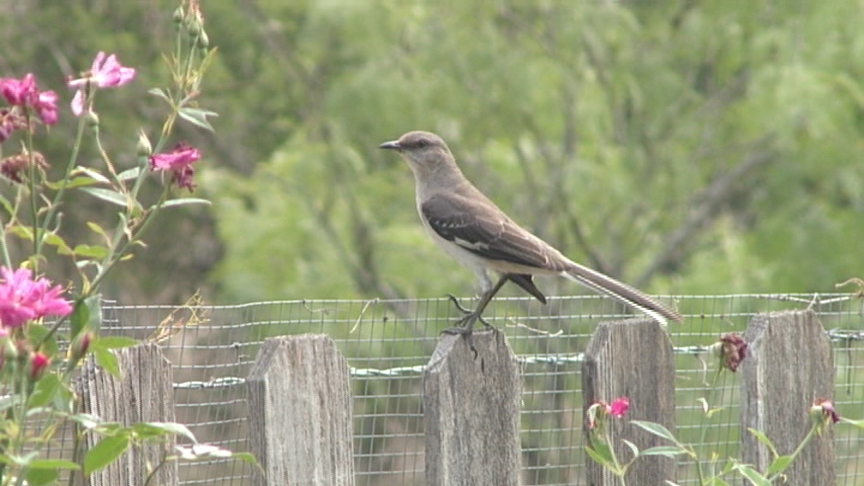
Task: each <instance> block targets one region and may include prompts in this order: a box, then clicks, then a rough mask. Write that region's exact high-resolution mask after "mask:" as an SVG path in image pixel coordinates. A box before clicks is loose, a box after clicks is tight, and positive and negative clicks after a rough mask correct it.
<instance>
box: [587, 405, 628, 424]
mask: <svg viewBox="0 0 864 486" xmlns="http://www.w3.org/2000/svg"><path fill="white" fill-rule="evenodd" d="M629 408H630V399H628V398H627V397H620V398H616V399H615V400H612V404H611V405H610V404H608V403H606V402H604V401H603V400H600V401H599V402H595V403H594V404H592V405H591V406H590V407H588V412H587V421H588V428H589V429H596V428H598V427H599V426H601V425H602V424H603V420H604V419H605V418H606V417H623V416H624V414H625V413H627V409H629Z"/></svg>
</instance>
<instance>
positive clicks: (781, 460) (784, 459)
mask: <svg viewBox="0 0 864 486" xmlns="http://www.w3.org/2000/svg"><path fill="white" fill-rule="evenodd" d="M793 459H794V457H792V456H778V457H777V458H776V459H774V460H773V461H771V464H770V465H769V466H768V469H766V470H765V475H766V476H769V477H770V476H773V475H775V474H780V473H782V472H783V471H785V470H786V468H787V467H789V464H791V463H792V460H793Z"/></svg>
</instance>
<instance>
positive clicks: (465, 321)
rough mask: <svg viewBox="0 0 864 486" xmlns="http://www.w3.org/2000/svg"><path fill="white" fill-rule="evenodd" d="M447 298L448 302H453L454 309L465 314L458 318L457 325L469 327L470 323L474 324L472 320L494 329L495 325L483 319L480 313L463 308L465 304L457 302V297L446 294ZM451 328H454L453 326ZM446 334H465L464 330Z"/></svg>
mask: <svg viewBox="0 0 864 486" xmlns="http://www.w3.org/2000/svg"><path fill="white" fill-rule="evenodd" d="M447 298H448V299H450V302H453V305H454V306H455V307H456V310H458V311H459V312H461V313H462V314H465V316H464V317H463V318H461V319H459V321H458V322H457V324H458V325H461V326H464V327H468V328H470V327H471V325H472V324H474V322H476V321H480V322H481V323H482V324H483V325H484V326H485V327H488V328H490V329H493V330H494V329H495V326H493V325H492V324H489V323H488V322H487V321H486V319H483V316H482V315H480V314H478V313H477V312H476V311H472V310H469V309H467V308H465V306H463V305H462V303H461V302H459V299H457V298H456V296H455V295H453V294H447ZM453 329H455V328H453ZM469 332H470V330H469ZM448 334H465V333H464V332H462V333H456V332H449V333H448Z"/></svg>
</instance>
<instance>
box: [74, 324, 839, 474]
mask: <svg viewBox="0 0 864 486" xmlns="http://www.w3.org/2000/svg"><path fill="white" fill-rule="evenodd" d="M744 339H745V341H746V342H747V343H748V344H749V349H748V356H747V358H746V359H745V360H744V361H743V362H742V364H741V367H740V369H739V373H740V375H741V381H740V400H741V406H740V411H741V413H740V427H741V430H742V431H743V430H746V428H748V427H750V428H755V429H758V430H760V431H762V432H764V433H765V434H766V435H767V436H768V437H769V438H771V440H772V441H774V443H775V445H776V448H777V450H778V451H779V452H780V453H781V454H788V453H791V452H792V450H794V448H795V447H796V446H797V445H798V444H799V443H800V441H801V439H802V438H803V437H804V436H805V435H806V434H807V432H808V430H809V429H810V425H811V419H810V417H809V415H808V411H809V408H810V406H811V404H812V402H813V400H814V399H815V398H826V399H831V398H832V396H831V395H832V392H833V389H834V367H833V362H832V351H831V346H830V343H829V340H828V338H827V336H826V334H825V331H824V329H823V327H822V324H821V323H820V322H819V320H818V318H817V317H816V315H815V314H814V313H813V312H811V311H794V312H774V313H767V314H759V315H756V316H755V317H754V318H753V319H752V320H751V322H750V326H749V328H748V329H747V331H746V332H745V333H744ZM474 345H475V347H476V349H477V355H476V357H475V355H474V353H472V352H471V351H470V350H469V348H468V346H467V344H466V342H465V340H464V339H463V338H461V337H460V336H450V335H442V336H441V338H440V340H439V343H438V346H437V348H436V349H435V352H434V353H433V355H432V357H431V358H430V360H429V362H428V364H427V366H426V367H425V370H424V372H423V413H424V417H425V418H424V430H425V445H426V450H425V464H426V484H427V485H454V486H455V485H460V486H461V485H493V484H494V485H519V484H520V477H521V475H522V465H521V460H522V454H521V444H520V411H521V400H522V397H521V382H522V379H521V375H520V365H519V362H518V360H517V359H516V357H515V356H514V354H513V352H512V351H511V349H510V346H509V345H508V342H507V339H506V338H505V336H504V334H503V333H500V332H491V331H482V332H478V333H476V334H475V335H474ZM120 354H121V356H120V357H121V359H120V360H119V361H120V365H121V369H122V379H119V380H118V379H114V378H111V377H107V376H106V375H105V374H104V373H102V372H100V371H99V370H98V369H95V368H88V370H87V372H86V373H84V375H83V378H84V379H83V380H82V384H81V387H80V391H81V393H82V394H83V396H84V402H85V409H86V410H88V411H92V412H93V413H97V414H99V415H101V416H103V418H106V419H109V420H117V421H120V422H125V423H132V422H136V421H173V420H174V412H173V410H172V398H171V397H172V393H171V386H172V374H171V367H170V366H169V365H168V364H167V361H166V360H165V358H164V357H163V356H161V354H160V353H159V352H158V349H157V347H156V346H155V345H152V344H142V345H140V346H138V347H135V348H130V349H125V350H122V351H121V353H120ZM582 375H583V376H582V378H583V387H582V393H583V400H582V403H583V410H584V409H587V407H588V406H589V405H590V404H592V403H594V402H595V401H596V400H606V401H609V400H612V399H614V398H616V397H619V396H627V397H628V398H629V399H630V403H631V408H630V410H629V412H628V413H627V415H626V417H624V418H623V419H621V420H615V421H613V422H612V423H611V424H610V425H611V428H610V432H611V435H612V437H613V442H614V443H615V449H616V451H622V452H623V451H627V447H626V446H625V445H624V444H623V443H622V442H621V440H622V439H627V440H629V441H631V442H633V443H634V444H636V445H637V446H638V447H639V448H640V449H644V448H648V447H651V446H654V445H662V444H663V441H662V440H660V439H658V438H657V437H655V436H652V435H649V434H647V433H646V432H644V431H643V430H641V429H639V428H638V427H636V426H634V425H633V424H631V423H630V422H629V421H630V420H634V419H635V420H647V421H652V422H657V423H661V424H663V425H665V426H666V427H667V428H669V429H670V430H673V431H674V428H675V423H674V417H675V403H674V396H675V388H674V375H675V367H674V361H673V349H672V343H671V342H670V340H669V337H668V335H667V333H666V332H665V330H664V329H662V328H661V327H660V326H659V325H658V324H657V323H655V322H653V321H651V320H648V319H628V320H623V321H615V322H604V323H601V324H600V325H599V326H598V328H597V329H596V331H595V333H594V334H593V336H592V338H591V341H590V342H589V344H588V347H587V350H586V353H585V359H584V361H583V365H582ZM246 387H247V394H248V423H249V433H250V437H249V444H250V446H251V448H252V451H251V452H253V453H254V454H255V456H256V457H257V458H258V461H259V463H260V465H261V470H260V471H257V472H254V473H253V475H255V477H254V478H253V479H252V484H255V485H261V486H265V485H267V486H270V485H272V486H276V485H278V486H288V485H327V486H330V485H338V486H342V485H353V484H354V461H353V460H352V447H353V446H352V442H353V441H352V410H351V408H352V405H351V404H352V397H351V386H350V377H349V368H348V365H347V363H346V361H345V359H344V358H343V356H342V355H341V354H340V352H339V351H338V350H337V348H336V346H335V344H334V342H333V341H332V340H331V339H330V338H329V337H327V336H325V335H320V334H319V335H316V334H306V335H297V336H286V337H277V338H270V339H268V340H267V341H266V342H265V343H264V345H263V346H262V347H261V349H260V351H259V353H258V356H257V359H256V361H255V364H254V366H253V367H252V370H251V372H250V374H249V376H248V378H247V380H246ZM583 416H584V415H583ZM740 436H741V437H742V443H741V450H742V455H743V457H742V459H743V461H744V462H747V463H750V464H754V465H755V466H756V467H757V468H758V469H760V470H764V469H765V468H766V467H767V466H768V464H769V463H770V461H771V456H770V454H769V452H768V450H767V449H766V448H765V446H763V445H762V444H760V443H759V442H758V441H756V440H754V439H753V437H752V436H751V435H750V434H748V433H746V432H742V433H741V434H740ZM144 453H145V454H159V453H161V452H160V451H158V450H157V451H145V452H144ZM586 460H587V459H586ZM143 463H144V461H143V460H142V459H141V457H137V458H136V457H132V456H131V455H130V456H127V457H125V458H124V459H123V460H122V461H121V462H119V463H117V464H114V465H112V466H110V467H109V468H107V469H106V470H104V471H101V472H99V473H98V474H94V475H92V476H91V477H90V478H88V479H87V482H86V484H90V485H94V486H100V485H105V486H108V485H116V484H129V485H143V480H142V478H143V477H144V475H143V474H142V472H143V471H142V469H141V468H142V464H143ZM585 471H586V476H587V477H586V478H584V480H583V481H582V482H581V483H580V484H588V485H591V486H601V485H612V484H617V483H616V482H615V481H614V479H615V478H613V477H611V476H610V475H609V473H608V472H606V471H604V470H602V469H601V468H599V467H598V466H597V465H596V464H594V463H592V462H589V463H588V464H586V468H585ZM675 476H676V464H675V461H674V460H672V459H669V458H665V457H658V456H654V457H646V458H642V459H640V460H639V461H637V462H636V463H635V465H634V467H633V468H632V469H631V470H630V471H629V473H628V477H627V479H628V481H627V482H628V484H636V485H652V486H653V485H661V484H665V482H664V481H666V480H669V481H676V477H675ZM79 484H82V483H79ZM158 484H161V485H169V486H170V485H172V484H177V474H176V470H175V469H172V468H166V469H165V470H164V472H163V473H162V475H161V476H160V477H159V478H158ZM784 484H785V485H789V486H795V485H802V486H803V485H816V484H818V485H833V484H836V481H835V472H834V450H833V442H832V433H831V432H830V430H829V432H828V433H826V434H823V435H821V436H819V437H816V438H815V440H814V441H813V442H811V443H810V444H809V445H808V446H807V448H806V449H805V450H804V451H803V453H802V456H801V457H800V458H799V459H798V460H797V461H796V462H795V463H793V465H792V466H791V468H790V469H789V470H788V471H787V479H786V482H785V483H784Z"/></svg>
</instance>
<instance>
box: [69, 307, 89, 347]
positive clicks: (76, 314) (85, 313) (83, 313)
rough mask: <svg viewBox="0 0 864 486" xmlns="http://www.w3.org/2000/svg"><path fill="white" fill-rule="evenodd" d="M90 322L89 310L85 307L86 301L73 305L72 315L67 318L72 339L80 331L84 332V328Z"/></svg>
mask: <svg viewBox="0 0 864 486" xmlns="http://www.w3.org/2000/svg"><path fill="white" fill-rule="evenodd" d="M89 321H90V308H89V307H88V306H87V301H86V300H79V301H78V302H76V303H75V308H74V309H72V315H71V316H69V326H70V327H71V331H72V338H73V339H74V338H75V337H76V336H78V334H81V331H83V330H84V326H86V325H87V323H88V322H89Z"/></svg>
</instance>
